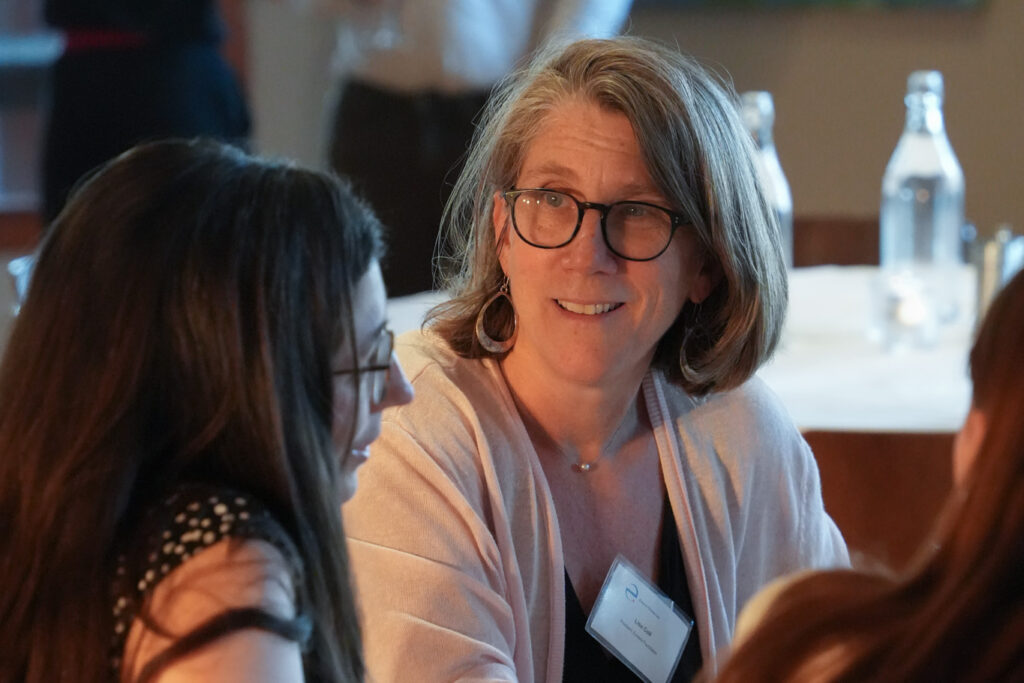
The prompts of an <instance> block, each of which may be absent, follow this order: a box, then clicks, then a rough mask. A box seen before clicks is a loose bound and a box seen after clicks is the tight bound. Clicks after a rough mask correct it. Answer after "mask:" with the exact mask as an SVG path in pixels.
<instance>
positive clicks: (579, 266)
mask: <svg viewBox="0 0 1024 683" xmlns="http://www.w3.org/2000/svg"><path fill="white" fill-rule="evenodd" d="M447 218H448V220H447V228H448V231H449V238H450V242H449V247H450V248H451V251H450V253H449V255H448V256H449V258H448V260H442V266H445V267H447V270H448V272H447V280H446V282H447V290H448V292H449V293H450V294H451V299H450V300H449V301H448V302H446V303H445V304H443V305H442V306H440V307H438V308H437V309H435V310H434V311H432V313H431V316H430V317H429V319H428V323H427V325H426V326H425V328H424V330H422V331H420V332H417V333H412V334H410V335H408V336H406V337H404V338H403V339H401V340H400V342H399V345H398V350H399V355H400V357H401V359H402V364H403V366H404V367H405V368H406V370H407V371H408V372H409V375H410V380H411V382H412V384H413V386H414V388H415V390H416V393H417V394H418V395H419V396H420V397H421V399H420V401H418V402H417V403H415V404H412V405H409V406H404V407H399V408H396V409H394V410H390V411H388V412H387V413H385V417H384V424H383V432H382V436H381V439H380V440H379V441H378V442H377V443H376V444H375V445H374V448H373V450H374V451H375V457H373V458H371V460H370V462H369V464H368V465H367V466H366V467H364V468H363V472H362V483H361V486H360V488H359V491H358V493H357V495H356V496H355V498H354V499H353V500H352V501H351V502H350V503H349V504H347V505H346V506H345V509H344V512H345V526H346V529H347V533H348V537H349V545H350V548H349V550H350V553H351V558H352V561H353V563H354V567H355V569H354V571H355V575H356V577H355V579H356V584H357V586H358V589H359V594H360V602H361V605H362V612H363V620H364V623H363V625H364V634H365V635H364V637H365V647H366V659H367V666H368V672H369V674H370V676H371V677H372V678H374V679H376V680H381V681H390V680H408V679H409V676H410V675H414V676H415V677H416V678H417V679H419V680H432V681H440V680H454V679H463V678H469V679H473V680H502V681H506V680H519V681H558V680H632V679H633V674H632V673H630V670H632V671H633V672H635V673H638V674H641V675H643V676H644V677H645V678H646V679H648V680H662V681H664V680H673V681H675V680H688V679H689V678H691V677H692V676H693V674H694V673H695V672H696V671H697V670H698V669H699V668H700V666H701V664H702V662H708V663H712V662H713V661H714V655H715V653H716V652H717V651H718V650H719V649H720V648H722V647H723V646H725V645H726V644H727V643H728V641H729V639H730V637H731V634H732V629H733V626H734V623H735V618H736V614H737V612H738V611H739V609H740V608H741V607H742V606H743V604H744V602H745V601H746V600H747V599H748V598H749V597H750V596H751V595H752V594H753V593H754V592H755V591H756V590H757V589H758V587H760V586H761V585H762V584H764V583H765V582H767V581H769V580H771V579H772V578H774V577H776V576H779V575H781V574H784V573H787V572H790V571H793V570H796V569H800V568H805V567H819V566H829V565H844V564H846V563H847V562H848V558H847V553H846V548H845V545H844V543H843V540H842V538H841V536H840V534H839V532H838V530H837V529H836V527H835V525H834V524H833V523H832V521H831V520H830V519H829V517H828V516H827V514H826V513H825V511H824V509H823V505H822V500H821V492H820V483H819V479H818V472H817V468H816V466H815V463H814V460H813V457H812V455H811V453H810V450H809V449H808V447H807V445H806V443H805V442H804V441H803V439H802V438H801V437H800V434H799V432H798V431H797V430H796V428H795V427H794V425H793V424H792V421H791V420H790V418H789V417H788V415H787V413H786V411H785V409H784V408H783V407H782V406H781V404H780V403H779V401H778V399H777V397H776V396H775V395H774V394H772V392H771V391H770V390H769V389H767V388H766V387H765V386H764V384H762V383H761V382H760V381H759V380H757V379H756V378H753V374H754V372H755V371H756V370H757V369H758V367H760V365H761V364H762V363H764V362H765V361H766V360H767V359H768V358H769V357H770V356H771V354H772V352H773V350H774V348H775V345H776V343H777V341H778V337H779V332H780V328H781V325H782V319H783V316H784V312H785V307H786V297H787V292H786V271H785V266H784V264H783V258H782V251H781V248H780V238H779V233H778V228H777V226H776V223H775V221H774V218H773V217H772V212H771V209H770V208H769V206H768V203H767V202H766V200H765V198H764V196H763V194H762V191H761V189H760V188H759V186H758V183H757V180H756V172H755V167H754V161H753V147H752V143H751V141H750V140H749V136H748V134H747V133H746V131H745V129H744V128H743V124H742V122H741V121H740V119H739V117H738V114H737V111H736V96H735V93H734V92H733V91H732V90H731V88H729V87H727V86H723V85H722V84H720V83H719V82H718V81H717V80H715V79H714V78H713V77H712V76H711V75H709V74H708V73H707V72H706V71H705V70H704V69H703V68H701V67H700V66H699V65H698V64H697V63H696V62H694V61H693V60H691V59H689V58H687V57H685V56H682V55H680V54H679V53H678V52H676V51H674V50H671V49H668V48H665V47H662V46H660V45H658V44H655V43H652V42H649V41H646V40H642V39H638V38H618V39H612V40H585V41H579V42H575V43H571V44H569V45H566V46H554V47H551V48H549V49H547V50H546V51H544V52H542V53H541V54H539V55H537V56H536V57H535V59H534V60H533V61H532V62H531V63H530V64H529V65H528V66H527V67H526V68H524V69H523V70H522V71H521V72H518V73H516V74H514V75H512V76H511V77H510V78H509V79H508V80H507V81H506V82H505V83H503V84H502V86H501V87H500V88H499V89H498V90H497V91H496V92H495V94H494V95H493V97H492V100H491V102H490V104H489V105H488V108H487V110H486V112H485V115H484V118H483V120H482V121H481V123H480V126H479V128H478V130H477V134H476V137H475V139H474V142H473V146H472V149H471V152H470V156H469V158H468V159H467V163H466V166H465V168H464V170H463V173H462V175H461V177H460V179H459V181H458V184H457V186H456V188H455V191H454V194H453V198H452V201H451V202H450V204H449V207H448V217H447ZM592 636H593V637H592ZM612 655H615V658H613V657H612ZM616 658H617V659H618V660H619V661H616Z"/></svg>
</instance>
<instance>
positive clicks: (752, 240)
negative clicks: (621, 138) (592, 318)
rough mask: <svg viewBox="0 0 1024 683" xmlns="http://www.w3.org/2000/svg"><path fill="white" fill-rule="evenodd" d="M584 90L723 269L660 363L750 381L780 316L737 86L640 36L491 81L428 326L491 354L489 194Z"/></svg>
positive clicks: (776, 252)
mask: <svg viewBox="0 0 1024 683" xmlns="http://www.w3.org/2000/svg"><path fill="white" fill-rule="evenodd" d="M581 97H582V98H586V99H589V100H590V101H593V102H595V103H597V104H598V105H600V106H602V107H606V108H608V109H610V110H614V111H618V112H621V113H623V114H624V115H625V116H626V117H627V118H628V119H629V121H630V123H631V124H632V126H633V131H634V133H635V134H636V137H637V141H638V143H639V145H640V148H641V150H642V153H643V155H644V158H645V160H646V164H647V168H648V171H649V172H650V174H651V177H652V179H653V180H654V183H655V184H656V185H657V187H658V189H659V190H660V191H661V192H662V193H663V194H664V195H665V197H666V199H667V200H668V201H670V202H671V203H672V204H673V205H674V208H675V209H676V210H678V211H680V212H681V213H683V214H684V215H686V216H688V217H689V219H690V222H691V223H692V229H693V230H694V232H695V233H696V235H697V236H698V241H699V242H700V244H701V245H702V247H703V249H704V251H705V258H707V259H709V263H708V265H709V267H710V268H711V272H714V273H716V274H717V275H718V276H719V277H718V280H717V283H716V284H715V286H714V288H713V289H712V292H711V294H710V295H709V296H708V297H707V298H706V299H705V300H704V301H703V302H701V303H700V304H693V303H691V302H687V303H686V304H685V305H684V307H683V309H682V311H681V313H680V315H679V317H678V319H677V320H676V321H675V323H674V324H673V325H672V327H671V328H670V329H669V330H668V331H667V332H666V333H665V335H664V337H663V338H662V339H661V341H660V342H659V345H658V349H657V352H656V353H655V356H654V360H653V364H654V366H655V367H659V368H661V369H663V370H664V371H665V373H666V375H667V377H668V378H669V380H670V381H673V382H676V383H677V384H679V385H681V386H682V387H683V388H684V389H686V390H687V391H688V392H690V393H692V394H706V393H709V392H712V391H721V390H725V389H729V388H732V387H736V386H738V385H739V384H742V383H743V382H744V381H746V380H747V379H748V378H749V377H750V376H751V375H752V374H753V373H754V372H755V371H756V370H757V369H758V367H760V365H761V364H762V363H763V362H765V361H766V360H767V359H768V358H769V357H770V356H771V354H772V352H773V351H774V349H775V346H776V344H777V342H778V338H779V334H780V330H781V327H782V321H783V318H784V315H785V310H786V301H787V296H788V294H787V282H786V267H785V263H784V260H783V255H782V247H781V240H780V236H779V229H778V225H777V221H776V219H775V217H774V214H773V212H772V210H771V208H770V206H769V204H768V202H767V200H766V198H765V196H764V193H763V191H762V190H761V188H760V185H759V183H758V180H757V173H756V169H755V166H754V163H755V162H754V147H753V142H752V140H751V136H750V134H749V133H748V132H747V130H746V129H745V128H744V126H743V123H742V121H741V119H740V116H739V113H738V108H737V103H738V98H737V96H736V93H735V90H733V88H732V86H731V85H729V84H725V83H723V82H721V81H720V80H718V79H717V78H716V77H715V76H713V75H712V74H711V73H709V72H708V71H707V70H706V69H705V68H703V67H702V66H701V65H700V64H698V63H697V62H696V61H695V60H693V59H692V58H689V57H687V56H685V55H682V54H680V53H679V52H678V51H676V50H674V49H671V48H668V47H665V46H663V45H660V44H658V43H655V42H652V41H650V40H646V39H642V38H636V37H619V38H613V39H609V40H581V41H577V42H573V43H569V44H567V45H551V46H548V47H546V48H545V49H543V50H541V51H540V52H539V53H538V54H537V55H536V56H535V57H534V58H533V59H532V60H531V61H530V63H529V64H527V65H526V66H525V67H524V68H523V69H521V70H519V71H517V72H515V73H513V74H511V75H510V76H509V77H508V78H507V79H505V80H504V81H503V82H502V83H501V84H499V86H498V87H497V88H496V89H495V92H494V93H493V95H492V97H491V99H490V101H489V102H488V105H487V107H486V109H485V111H484V112H483V114H482V119H481V121H480V124H479V126H478V127H477V130H476V134H475V135H474V138H473V143H472V146H471V149H470V152H469V155H468V157H467V159H466V163H465V166H464V167H463V170H462V173H461V175H460V176H459V179H458V181H457V183H456V185H455V188H454V191H453V192H452V196H451V198H450V200H449V203H448V206H447V207H446V211H445V221H444V223H445V241H444V242H443V244H442V249H441V253H440V254H439V258H438V267H439V270H440V276H441V282H442V284H443V286H444V287H445V289H446V290H447V291H448V293H449V294H450V295H451V298H450V300H448V301H446V302H445V303H443V304H441V305H440V306H438V307H436V308H435V309H434V310H432V311H431V313H430V315H429V317H428V324H429V325H432V326H433V329H434V330H436V331H437V332H438V333H439V334H440V335H441V336H442V337H443V338H444V339H445V340H446V341H447V342H448V343H449V344H450V345H451V347H452V348H453V349H454V350H455V351H456V352H457V353H459V354H461V355H463V356H466V357H471V358H474V357H486V356H490V355H493V354H491V353H490V352H488V351H487V350H485V349H484V348H483V347H482V346H481V345H480V343H479V341H478V340H477V337H476V335H475V332H474V326H475V321H476V317H477V315H478V313H479V312H480V310H481V308H482V307H483V306H484V304H485V303H486V302H487V301H488V300H489V299H490V298H491V297H492V296H493V295H494V294H495V293H496V292H497V291H498V290H499V288H500V287H501V285H502V282H503V280H504V274H503V272H502V270H501V266H500V264H499V262H498V255H497V248H496V240H495V234H494V229H493V225H492V222H491V221H492V217H491V216H492V208H493V201H494V196H495V193H496V192H500V191H504V190H507V189H509V188H511V187H513V186H514V185H515V182H516V179H517V177H518V175H519V172H520V169H521V165H522V161H523V156H524V152H525V150H526V148H527V146H528V145H529V144H530V142H531V141H532V139H533V137H534V136H535V135H536V133H537V132H538V130H539V129H540V127H541V125H542V123H543V121H544V119H545V117H546V116H547V115H548V113H549V112H550V111H552V110H553V109H554V108H556V107H558V106H559V105H560V104H562V103H564V102H565V101H567V100H568V99H570V98H581ZM499 300H502V301H504V299H499ZM495 308H497V307H495ZM512 321H513V312H512V310H511V307H510V306H505V308H504V310H499V311H496V312H494V313H493V314H492V312H491V311H488V328H493V329H494V330H495V335H494V336H498V337H504V336H507V333H508V332H509V330H510V329H511V326H512V324H513V322H512Z"/></svg>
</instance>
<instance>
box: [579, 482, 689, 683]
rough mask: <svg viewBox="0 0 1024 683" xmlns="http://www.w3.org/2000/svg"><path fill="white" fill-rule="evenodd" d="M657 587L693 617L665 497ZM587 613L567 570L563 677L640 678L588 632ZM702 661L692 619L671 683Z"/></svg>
mask: <svg viewBox="0 0 1024 683" xmlns="http://www.w3.org/2000/svg"><path fill="white" fill-rule="evenodd" d="M658 555H659V558H658V588H660V589H661V590H662V591H663V592H664V593H665V594H666V595H667V596H668V597H669V599H670V600H672V602H674V603H675V604H676V606H678V607H679V609H681V610H682V611H683V612H684V613H685V614H686V615H687V616H688V617H690V618H691V619H693V618H694V617H693V601H692V600H691V599H690V588H689V586H688V585H687V583H686V571H685V567H684V564H683V549H682V547H681V546H680V545H679V533H678V531H677V529H676V522H675V518H674V517H673V516H672V507H671V505H669V502H668V497H667V496H666V497H665V505H664V507H663V508H662V513H661V541H660V543H659V547H658ZM586 627H587V614H586V613H584V611H583V606H582V605H581V604H580V600H579V597H577V595H576V591H575V589H573V586H572V581H570V580H569V573H568V572H566V574H565V664H564V665H563V668H562V681H564V682H566V683H569V682H570V681H571V682H576V681H579V683H602V682H607V683H613V682H614V683H618V682H625V681H636V680H639V679H638V678H637V675H636V674H634V673H633V672H632V671H630V670H629V667H627V666H626V665H625V664H623V663H622V662H620V661H619V660H618V658H616V657H615V656H614V655H613V654H611V653H610V652H608V651H607V650H605V649H604V647H603V646H602V645H601V643H599V642H598V641H597V640H596V639H594V637H593V636H591V635H590V634H589V633H587V630H586ZM702 663H703V660H702V657H701V652H700V638H699V637H698V636H697V622H696V621H694V623H693V628H692V629H691V630H690V636H689V639H688V640H687V641H686V646H685V647H684V648H683V654H682V656H681V657H680V658H679V666H677V667H676V671H675V673H674V674H673V675H672V683H684V682H686V681H691V680H693V678H694V676H696V675H697V672H698V671H700V667H701V664H702Z"/></svg>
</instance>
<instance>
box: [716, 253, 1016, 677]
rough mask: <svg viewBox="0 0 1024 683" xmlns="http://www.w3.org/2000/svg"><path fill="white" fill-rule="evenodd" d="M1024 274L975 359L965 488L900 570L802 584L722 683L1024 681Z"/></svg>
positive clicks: (741, 649) (742, 648) (838, 574)
mask: <svg viewBox="0 0 1024 683" xmlns="http://www.w3.org/2000/svg"><path fill="white" fill-rule="evenodd" d="M1022 354H1024V273H1019V274H1017V276H1016V277H1014V278H1013V279H1012V280H1011V281H1010V282H1009V283H1008V284H1007V285H1006V287H1005V288H1004V289H1003V290H1002V292H1000V294H999V295H998V296H997V297H996V299H995V301H994V302H993V304H992V306H991V307H990V309H989V311H988V314H987V315H986V316H985V319H984V321H983V323H982V325H981V328H980V330H979V333H978V336H977V339H976V341H975V343H974V347H973V349H972V350H971V355H970V367H971V379H972V381H973V383H974V405H975V407H977V408H978V409H979V410H981V411H982V413H983V414H984V415H985V418H986V420H987V428H986V431H985V435H984V437H983V439H982V443H981V446H980V449H979V451H978V453H977V456H976V458H975V460H974V464H973V466H972V468H971V471H970V473H969V474H968V476H967V478H966V481H965V482H964V484H963V485H962V486H961V487H959V488H958V489H956V490H955V491H954V492H953V493H952V494H951V497H950V499H949V501H948V503H947V506H946V508H945V510H944V513H943V516H942V517H941V518H940V520H939V523H938V525H937V527H936V530H935V533H934V535H933V536H932V537H931V538H930V539H929V541H928V542H927V543H926V544H925V545H924V546H923V547H922V548H921V550H920V554H919V556H918V557H917V558H916V561H915V562H914V563H913V564H912V565H911V567H910V568H909V569H908V570H907V571H906V572H904V573H902V574H899V575H895V576H885V575H881V574H868V573H862V572H857V571H852V570H848V571H833V572H818V573H814V574H810V575H808V576H807V577H806V578H803V579H800V580H797V581H794V582H793V583H792V584H791V585H789V586H787V587H786V589H785V590H784V591H783V592H782V593H781V594H780V595H779V597H778V598H777V599H775V600H774V601H773V602H772V603H771V604H770V606H769V607H768V610H767V612H766V613H765V614H764V615H763V617H762V618H761V619H760V621H759V622H758V624H759V626H758V627H757V628H755V629H754V630H753V631H752V632H751V633H750V634H749V636H747V637H746V638H744V640H743V642H742V643H740V644H738V646H737V648H736V650H735V652H733V653H732V655H731V656H730V657H729V659H728V660H727V661H726V663H725V666H724V667H723V669H722V671H721V672H720V675H719V676H718V678H717V679H715V680H717V681H719V682H721V683H725V682H728V683H732V682H733V681H736V682H739V681H750V680H764V681H769V680H770V681H783V680H784V681H812V680H813V681H864V680H887V681H940V680H942V681H978V682H979V683H980V682H981V681H1009V680H1024V581H1021V571H1022V567H1024V383H1022V382H1021V375H1020V368H1021V362H1022V357H1024V356H1022Z"/></svg>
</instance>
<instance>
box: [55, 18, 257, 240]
mask: <svg viewBox="0 0 1024 683" xmlns="http://www.w3.org/2000/svg"><path fill="white" fill-rule="evenodd" d="M241 1H242V0H220V2H221V4H222V5H223V8H222V7H220V6H219V5H218V0H89V1H88V2H83V1H82V0H45V5H44V16H45V20H46V23H47V24H48V25H49V26H50V27H52V28H54V29H57V30H58V31H60V32H61V33H63V35H64V40H65V46H64V52H63V54H62V55H61V56H60V58H59V59H58V60H57V62H56V64H54V66H53V70H52V76H51V81H50V88H49V89H50V92H49V102H48V110H47V114H46V116H47V120H46V124H45V125H46V128H45V138H44V143H43V163H42V171H43V182H42V192H43V197H42V199H43V206H42V212H43V219H44V221H45V222H46V223H49V222H50V221H51V220H53V219H54V218H55V217H56V216H57V214H58V213H59V212H60V209H61V207H62V206H63V205H64V202H65V201H66V199H67V196H68V193H69V192H70V191H71V188H72V187H74V185H75V183H77V182H78V181H79V179H80V178H81V177H82V176H83V175H84V174H85V173H87V172H88V171H90V170H92V169H94V168H96V167H98V166H99V165H100V164H102V163H103V162H105V161H107V160H109V159H112V158H113V157H115V156H117V155H118V154H120V153H121V152H123V151H125V150H127V149H128V148H129V147H132V146H133V145H135V144H137V143H140V142H145V141H151V140H158V139H160V138H168V137H182V138H189V137H196V136H203V137H210V138H216V139H218V140H223V141H225V142H230V143H232V144H237V145H240V146H245V145H247V144H248V139H249V133H250V120H249V108H248V105H247V103H246V98H245V94H244V92H243V90H242V86H241V84H240V82H239V80H238V74H237V73H236V71H235V69H234V68H233V67H232V65H230V64H229V63H228V62H227V60H226V59H225V56H224V45H223V43H224V41H225V38H226V30H225V26H224V21H223V18H222V9H223V10H226V11H230V12H239V11H240V8H239V7H238V6H237V5H238V4H239V3H241ZM233 38H234V39H236V40H241V39H242V37H241V36H233Z"/></svg>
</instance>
